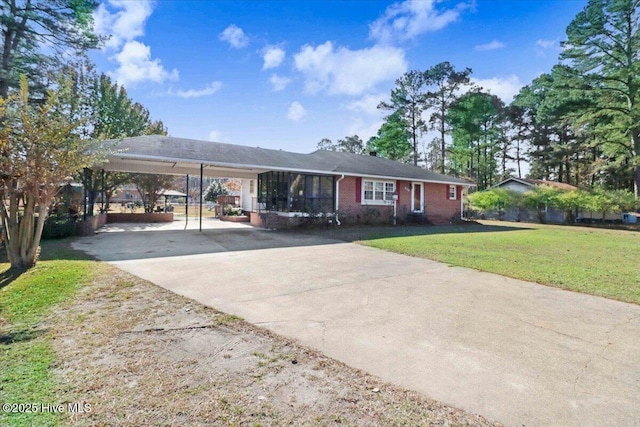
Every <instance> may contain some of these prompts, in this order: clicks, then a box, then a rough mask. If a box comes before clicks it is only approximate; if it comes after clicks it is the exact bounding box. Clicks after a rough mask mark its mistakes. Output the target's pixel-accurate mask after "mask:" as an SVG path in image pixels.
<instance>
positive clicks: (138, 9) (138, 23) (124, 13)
mask: <svg viewBox="0 0 640 427" xmlns="http://www.w3.org/2000/svg"><path fill="white" fill-rule="evenodd" d="M152 11H153V2H152V1H150V0H139V1H126V0H109V1H108V2H106V3H101V4H100V5H99V6H98V8H97V9H96V10H95V12H94V13H93V19H94V25H95V31H96V33H97V34H100V35H104V36H110V38H109V40H107V41H106V42H105V48H111V49H118V48H120V46H122V45H123V44H124V43H125V42H127V41H131V40H133V39H135V38H136V37H140V36H142V35H144V25H145V23H146V21H147V18H149V16H150V15H151V12H152Z"/></svg>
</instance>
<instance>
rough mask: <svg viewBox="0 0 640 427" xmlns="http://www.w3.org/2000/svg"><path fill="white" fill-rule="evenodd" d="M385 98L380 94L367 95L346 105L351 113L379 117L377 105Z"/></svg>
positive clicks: (385, 97)
mask: <svg viewBox="0 0 640 427" xmlns="http://www.w3.org/2000/svg"><path fill="white" fill-rule="evenodd" d="M387 98H388V96H387V95H385V94H382V93H374V94H367V95H365V96H363V97H362V98H360V99H357V100H355V101H352V102H350V103H348V104H347V108H348V109H349V110H352V111H356V112H361V113H366V114H370V115H380V114H381V113H380V110H378V104H380V102H381V101H383V100H385V99H387Z"/></svg>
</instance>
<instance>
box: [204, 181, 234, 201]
mask: <svg viewBox="0 0 640 427" xmlns="http://www.w3.org/2000/svg"><path fill="white" fill-rule="evenodd" d="M227 194H229V190H228V189H227V187H226V186H225V185H224V183H223V182H222V180H220V179H214V180H213V181H211V184H209V186H208V187H207V189H206V190H204V200H205V201H207V202H214V203H216V202H217V201H218V196H220V195H227Z"/></svg>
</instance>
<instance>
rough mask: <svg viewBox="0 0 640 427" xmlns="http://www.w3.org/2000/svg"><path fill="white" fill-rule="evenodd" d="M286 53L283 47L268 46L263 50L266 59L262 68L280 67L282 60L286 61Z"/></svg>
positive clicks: (263, 57) (263, 56)
mask: <svg viewBox="0 0 640 427" xmlns="http://www.w3.org/2000/svg"><path fill="white" fill-rule="evenodd" d="M285 55H286V53H285V51H284V50H283V49H281V48H279V47H277V46H267V47H266V48H265V49H264V50H263V51H262V59H263V60H264V65H263V66H262V69H263V70H268V69H269V68H276V67H279V66H280V64H282V61H284V57H285Z"/></svg>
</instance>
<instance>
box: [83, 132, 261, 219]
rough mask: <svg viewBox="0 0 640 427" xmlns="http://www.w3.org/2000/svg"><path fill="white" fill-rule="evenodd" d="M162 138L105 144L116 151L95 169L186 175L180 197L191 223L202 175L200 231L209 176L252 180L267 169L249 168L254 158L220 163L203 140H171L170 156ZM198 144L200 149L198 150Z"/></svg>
mask: <svg viewBox="0 0 640 427" xmlns="http://www.w3.org/2000/svg"><path fill="white" fill-rule="evenodd" d="M159 138H160V136H156V135H148V136H141V137H134V138H126V139H124V140H108V141H105V146H107V147H109V148H112V149H114V152H113V153H112V154H110V155H109V156H108V157H107V161H106V162H105V163H103V164H101V165H99V166H97V167H96V168H95V169H99V170H101V171H103V172H107V171H108V172H128V173H148V174H161V175H176V176H186V178H187V179H186V189H185V193H186V194H185V193H180V196H182V194H185V199H186V201H187V203H186V204H185V206H186V215H187V221H188V215H189V203H188V194H189V178H190V177H191V176H199V178H200V180H199V182H200V185H199V187H200V197H199V203H198V209H199V214H198V221H199V231H202V206H203V190H204V189H203V182H204V177H205V176H206V177H216V178H235V179H248V180H251V179H256V178H257V175H258V173H260V172H263V171H265V170H266V169H264V168H256V167H255V166H250V165H248V163H250V158H248V159H247V160H246V161H244V162H243V163H239V164H236V163H233V162H229V161H225V159H221V160H218V161H216V160H214V158H215V157H216V156H215V153H207V152H205V150H204V148H203V146H202V142H203V141H194V140H189V139H182V138H170V143H171V144H172V148H171V150H169V154H168V155H167V150H166V149H165V150H160V149H159V145H160V144H159V142H160V141H161V140H160V139H159ZM165 138H169V137H165ZM198 143H199V144H198ZM194 145H200V146H199V147H198V146H194ZM211 148H213V147H211ZM247 148H250V147H247ZM212 154H213V156H212ZM222 157H224V156H222ZM167 194H169V193H167ZM171 194H174V193H171ZM175 194H177V193H175ZM169 195H170V194H169ZM86 200H87V198H86V197H85V204H86ZM165 202H166V196H165Z"/></svg>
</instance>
